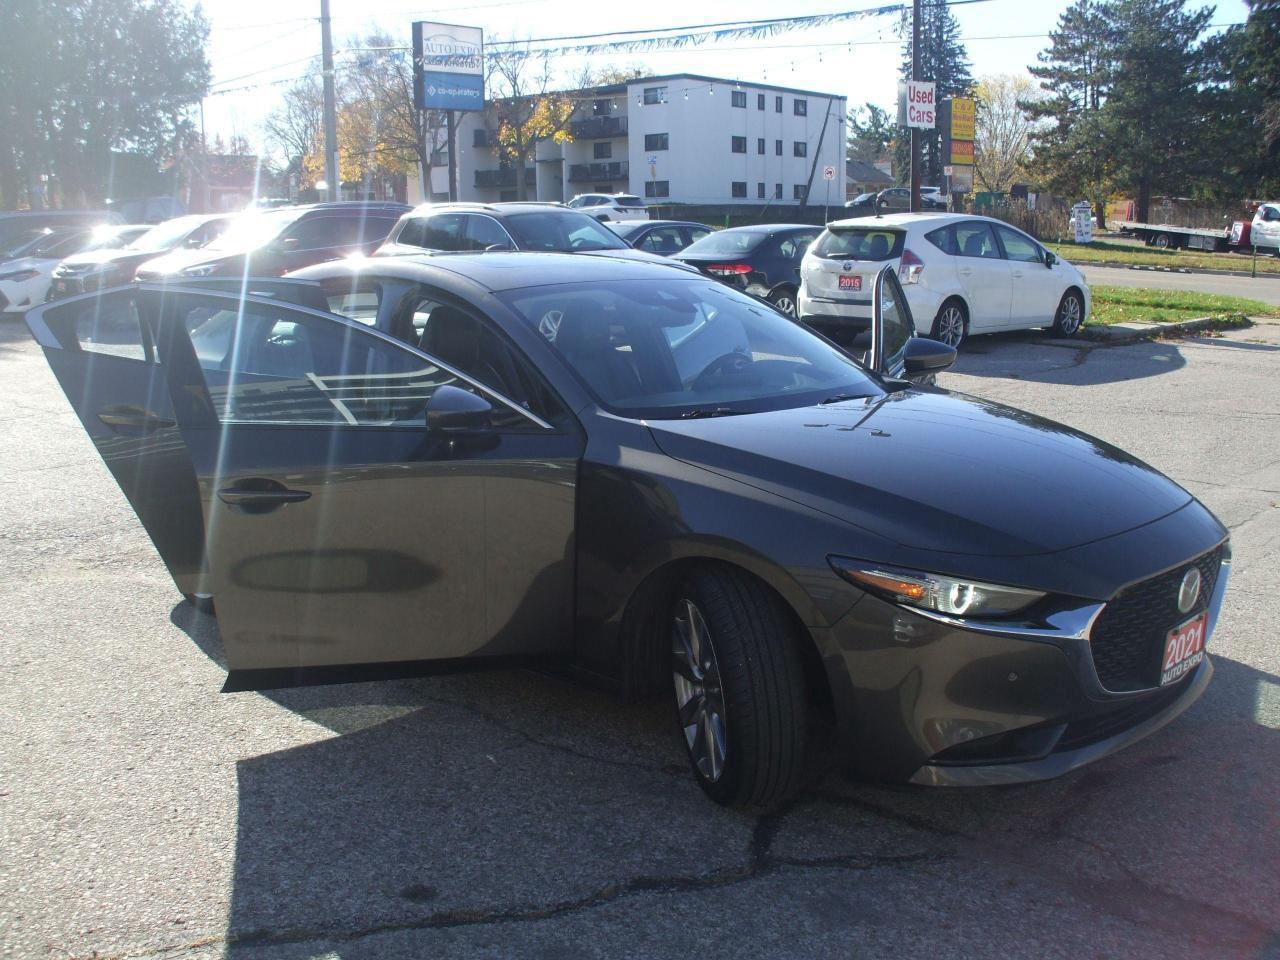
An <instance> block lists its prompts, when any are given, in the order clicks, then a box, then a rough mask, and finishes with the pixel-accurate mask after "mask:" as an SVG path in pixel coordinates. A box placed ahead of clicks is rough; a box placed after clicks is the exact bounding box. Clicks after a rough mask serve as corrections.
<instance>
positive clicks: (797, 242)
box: [778, 232, 818, 260]
mask: <svg viewBox="0 0 1280 960" xmlns="http://www.w3.org/2000/svg"><path fill="white" fill-rule="evenodd" d="M817 236H818V234H817V233H816V232H815V233H799V234H795V235H793V236H790V237H787V238H785V239H784V240H783V241H782V242H781V243H780V244H778V252H779V253H780V254H782V256H783V258H784V259H787V260H798V259H799V258H800V257H803V256H804V252H805V251H806V250H808V249H809V244H811V243H813V241H814V239H816V238H817Z"/></svg>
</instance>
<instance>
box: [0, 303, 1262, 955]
mask: <svg viewBox="0 0 1280 960" xmlns="http://www.w3.org/2000/svg"><path fill="white" fill-rule="evenodd" d="M1278 359H1280V326H1268V327H1256V328H1253V329H1250V330H1243V331H1235V332H1232V333H1229V334H1227V335H1225V336H1222V337H1213V338H1204V339H1194V340H1185V341H1178V342H1161V343H1143V344H1136V345H1129V346H1103V345H1091V344H1068V345H1065V346H1057V345H1054V344H1053V343H1052V342H1051V341H1048V340H1047V339H1046V338H1045V337H1044V336H1043V335H1040V334H1031V335H1027V334H1021V335H1017V336H999V337H985V338H983V337H980V338H975V339H974V341H972V344H971V346H970V348H969V350H968V351H967V352H966V353H965V354H963V355H962V357H961V359H960V362H959V364H958V367H957V370H956V371H955V372H954V373H947V374H944V375H943V376H942V381H943V385H944V386H947V387H950V388H954V389H960V390H964V391H968V392H971V393H975V394H979V395H982V396H986V397H991V398H995V399H998V400H1004V401H1007V402H1010V403H1012V404H1015V405H1017V406H1021V407H1025V408H1027V409H1030V410H1033V411H1036V412H1038V413H1042V414H1048V415H1050V416H1052V417H1055V418H1057V419H1059V420H1062V421H1065V422H1067V423H1069V424H1071V425H1074V426H1077V427H1080V428H1083V429H1085V430H1087V431H1090V432H1092V433H1095V434H1097V435H1098V436H1100V437H1103V438H1105V439H1107V440H1109V441H1112V442H1115V443H1117V444H1119V445H1120V446H1122V447H1124V448H1127V449H1129V450H1131V451H1133V452H1134V453H1136V454H1137V455H1139V456H1141V457H1143V458H1144V459H1146V460H1148V461H1150V462H1151V463H1153V464H1155V465H1156V466H1158V467H1160V468H1161V469H1163V470H1165V471H1167V472H1169V473H1170V474H1172V475H1173V476H1174V477H1175V478H1177V479H1178V480H1179V481H1180V482H1182V483H1183V484H1184V485H1186V486H1187V487H1188V488H1189V489H1191V490H1192V491H1193V492H1194V493H1195V494H1197V495H1198V496H1200V497H1202V498H1203V499H1204V500H1205V502H1206V503H1207V504H1208V505H1209V506H1210V507H1211V508H1212V509H1213V510H1214V511H1216V512H1217V514H1218V515H1219V516H1220V517H1221V518H1222V520H1223V521H1224V522H1225V523H1227V524H1228V525H1230V527H1231V528H1232V530H1233V537H1234V546H1235V572H1234V574H1233V577H1232V582H1231V585H1230V589H1229V592H1228V596H1227V603H1226V607H1225V610H1224V614H1223V618H1222V620H1221V622H1220V626H1219V629H1218V631H1217V632H1216V633H1215V635H1214V637H1213V638H1212V641H1211V650H1212V652H1213V655H1214V657H1215V659H1216V665H1217V673H1216V676H1215V678H1214V681H1213V683H1212V685H1211V686H1210V689H1209V690H1208V692H1207V693H1206V695H1205V697H1204V699H1202V700H1201V701H1200V702H1199V703H1198V704H1196V705H1195V706H1194V707H1192V708H1191V709H1190V710H1189V711H1188V712H1187V713H1186V714H1185V715H1183V716H1182V717H1181V718H1180V719H1179V720H1178V721H1176V722H1175V723H1174V724H1172V725H1171V726H1170V727H1168V728H1166V729H1165V730H1163V731H1161V732H1160V733H1158V734H1157V735H1155V736H1153V737H1151V738H1150V739H1148V740H1146V741H1144V742H1142V743H1140V744H1138V745H1137V746H1135V747H1133V748H1131V749H1129V750H1128V751H1125V752H1123V753H1121V754H1119V755H1117V756H1115V757H1112V758H1110V759H1107V760H1104V761H1102V762H1100V763H1097V764H1095V765H1094V766H1092V767H1090V768H1087V769H1085V770H1083V771H1080V772H1077V773H1075V774H1072V775H1069V776H1066V777H1064V778H1062V779H1059V780H1056V781H1053V782H1050V783H1045V784H1037V785H1031V786H1024V787H1017V788H1005V789H982V790H971V791H950V792H949V791H922V790H914V789H891V788H886V787H880V786H873V785H865V784H857V783H852V782H848V781H846V780H845V779H843V778H842V777H840V776H838V775H835V774H833V775H831V776H829V777H828V778H827V779H826V781H825V782H823V783H822V784H820V785H819V786H818V787H817V788H815V789H814V790H813V791H811V792H810V793H808V794H806V795H805V796H804V797H803V798H802V799H801V800H800V801H799V802H797V803H796V804H794V805H793V806H792V807H790V808H789V809H787V810H784V811H781V812H779V813H776V814H773V815H769V816H760V817H758V816H753V815H750V814H747V813H741V812H733V811H726V810H722V809H719V808H717V807H715V806H713V805H712V804H710V803H709V802H708V801H706V800H705V799H704V798H703V797H702V795H701V794H700V792H699V791H698V789H697V788H696V786H695V785H694V783H693V781H692V779H691V778H690V777H689V775H688V773H687V772H686V769H685V761H684V759H683V756H682V754H681V747H680V745H679V743H678V741H677V739H676V732H675V730H674V724H673V723H672V722H671V711H670V709H669V707H668V706H667V705H665V704H661V703H659V704H654V705H641V706H622V705H619V704H617V703H616V702H614V701H613V700H611V699H610V698H608V697H606V696H604V695H601V694H598V693H595V692H592V691H590V690H586V689H583V688H580V687H577V686H574V685H571V684H567V683H563V682H560V681H557V680H554V679H550V678H547V677H544V676H541V675H535V674H530V673H524V672H509V673H488V674H480V675H460V676H453V677H448V678H442V679H434V680H419V681H412V682H397V683H383V684H359V685H348V686H338V687H328V688H319V689H310V690H297V691H288V692H276V693H271V694H266V695H259V694H231V695H224V694H221V693H219V692H218V688H219V684H220V683H221V680H222V676H223V673H222V670H221V667H220V660H221V651H220V644H219V639H218V632H217V623H216V621H215V620H214V619H213V618H211V617H208V616H205V615H202V614H198V613H195V612H194V611H193V610H192V609H191V608H190V607H189V606H187V605H186V604H184V603H182V602H181V600H180V598H179V597H177V596H175V594H174V590H173V587H172V585H171V583H170V582H169V581H168V579H167V577H166V575H165V572H164V570H163V568H162V567H161V565H160V563H159V562H158V560H157V559H156V557H155V555H154V552H153V551H152V549H151V547H150V545H149V543H148V541H147V540H146V537H145V536H144V535H143V533H142V532H141V529H140V528H139V527H138V525H137V524H136V523H135V522H134V521H133V519H132V516H131V514H130V511H129V508H128V506H127V504H126V503H125V502H124V500H123V499H122V497H121V496H120V494H119V493H118V491H117V489H116V488H115V486H114V485H113V483H112V482H111V480H110V478H109V476H108V474H107V473H106V471H105V469H104V468H103V466H102V464H101V462H100V460H99V458H98V456H97V455H96V453H95V452H94V450H93V449H92V447H91V446H90V444H89V443H88V441H87V439H86V438H85V436H84V434H83V433H82V431H81V429H80V427H79V425H78V423H77V422H76V420H75V418H74V417H73V416H72V414H71V412H70V409H69V408H68V405H67V403H66V400H65V399H64V398H63V396H62V395H61V394H60V393H59V391H58V389H57V387H56V385H55V384H54V382H53V380H52V378H51V376H50V375H49V372H48V370H47V368H46V366H45V364H44V361H43V359H42V357H41V356H40V355H39V353H38V351H37V350H36V349H34V347H33V345H32V344H31V343H30V342H29V341H28V340H27V339H26V337H25V332H24V331H22V330H21V329H20V328H18V327H16V326H15V325H13V324H11V323H9V324H4V325H0V401H2V403H0V410H2V411H3V413H2V414H0V417H2V418H3V430H2V431H0V490H3V496H0V638H2V640H3V651H4V654H3V660H2V661H0V663H2V666H0V678H2V682H0V844H2V846H0V854H2V855H0V956H4V957H13V958H19V957H20V958H24V960H25V958H46V957H47V958H66V957H74V958H86V960H87V958H90V957H94V958H123V957H148V958H183V960H188V958H202V960H203V958H214V957H234V958H254V960H258V958H263V960H300V958H304V957H316V958H321V957H323V958H331V960H332V958H342V960H365V958H367V960H374V958H377V960H393V958H422V957H450V958H454V957H458V958H509V957H520V958H526V957H528V958H548V960H550V958H556V960H581V958H596V957H599V958H618V957H628V958H632V957H668V956H682V957H684V956H694V957H706V958H720V957H724V958H729V957H732V958H766V957H768V958H773V957H776V958H786V960H794V958H801V957H803V958H849V957H858V958H879V957H885V958H889V957H892V958H927V960H951V958H955V960H961V958H963V960H972V958H993V960H994V958H1001V960H1004V958H1024V957H1026V958H1030V957H1035V958H1071V960H1080V958H1116V957H1123V958H1126V960H1133V958H1147V957H1151V958H1155V957H1159V958H1211V960H1235V958H1255V960H1262V958H1276V957H1280V870H1277V869H1276V864H1277V863H1280V821H1278V820H1277V809H1278V808H1277V797H1280V764H1277V762H1276V761H1277V757H1280V681H1278V677H1280V641H1278V640H1277V639H1276V636H1277V634H1276V630H1275V624H1276V623H1277V622H1278V621H1280V596H1278V594H1277V590H1276V584H1277V578H1278V575H1280V509H1277V505H1278V502H1280V453H1278V452H1277V450H1276V444H1275V437H1276V435H1277V429H1278V428H1280V378H1277V377H1276V376H1275V370H1276V369H1277V367H1276V364H1277V360H1278ZM945 466H946V465H945V464H939V470H938V482H940V483H944V482H946V481H945ZM993 482H998V478H993ZM1089 495H1090V492H1089V491H1088V490H1081V491H1080V496H1081V497H1088V496H1089ZM1054 508H1055V505H1054V504H1053V503H1046V504H1045V509H1046V510H1047V511H1048V510H1053V509H1054Z"/></svg>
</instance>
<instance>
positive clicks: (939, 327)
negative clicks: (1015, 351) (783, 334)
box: [797, 213, 1090, 347]
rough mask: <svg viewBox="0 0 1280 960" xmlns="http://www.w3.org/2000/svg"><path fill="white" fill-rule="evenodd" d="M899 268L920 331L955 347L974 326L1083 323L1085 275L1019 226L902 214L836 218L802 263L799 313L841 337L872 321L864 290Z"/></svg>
mask: <svg viewBox="0 0 1280 960" xmlns="http://www.w3.org/2000/svg"><path fill="white" fill-rule="evenodd" d="M886 263H893V264H894V266H895V267H896V268H897V270H898V277H899V279H901V281H902V285H903V289H904V290H906V293H907V302H908V303H909V304H910V306H911V313H912V316H913V318H914V319H915V324H916V330H917V332H919V333H921V334H923V335H925V336H929V337H933V338H934V339H935V340H940V341H942V342H943V343H946V344H949V345H950V346H953V347H958V346H959V345H960V343H961V342H963V340H964V339H965V337H967V336H968V335H969V334H971V333H992V332H994V331H997V330H1020V329H1026V328H1030V327H1052V328H1053V330H1054V332H1055V333H1057V334H1058V335H1059V336H1065V337H1071V336H1075V335H1076V334H1077V333H1079V331H1080V327H1081V326H1083V325H1084V322H1085V320H1086V319H1087V318H1088V316H1089V309H1090V296H1089V285H1088V284H1087V283H1086V282H1085V279H1084V275H1083V274H1081V273H1080V271H1079V270H1077V269H1076V268H1075V267H1073V266H1072V265H1071V264H1069V263H1067V262H1066V261H1065V260H1061V259H1059V258H1058V257H1057V256H1056V255H1055V254H1053V253H1052V252H1051V251H1049V250H1046V249H1045V248H1044V247H1043V246H1042V245H1041V244H1040V243H1038V242H1037V241H1035V240H1033V239H1032V238H1031V237H1029V236H1028V235H1027V234H1025V233H1023V232H1022V231H1021V230H1017V229H1014V228H1013V227H1011V226H1009V225H1008V224H1006V223H1002V222H1000V221H999V220H992V219H990V218H988V217H970V216H964V215H961V214H950V213H900V214H890V215H887V216H882V217H876V218H874V219H871V218H867V217H862V218H859V219H856V220H837V221H835V222H834V223H829V224H827V229H826V230H825V231H823V233H822V235H821V236H820V237H818V239H817V240H816V241H814V243H813V245H812V246H811V247H810V248H809V252H808V253H806V254H805V257H804V260H803V261H802V263H801V265H800V294H799V298H798V303H797V306H798V307H799V315H800V318H801V319H802V320H803V321H804V322H805V323H808V324H810V325H811V326H813V327H814V328H815V329H817V330H819V331H821V332H822V333H824V334H826V335H827V336H829V337H831V338H832V339H835V340H837V341H838V342H848V341H849V340H850V339H851V337H852V336H855V335H857V334H858V333H861V332H862V331H863V330H866V329H867V328H868V327H869V325H870V323H871V288H872V285H873V284H874V281H875V276H876V273H877V272H878V271H879V270H880V269H881V268H882V267H884V265H885V264H886Z"/></svg>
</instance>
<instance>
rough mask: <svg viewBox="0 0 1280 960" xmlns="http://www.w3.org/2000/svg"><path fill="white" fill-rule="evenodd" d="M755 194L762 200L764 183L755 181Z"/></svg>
mask: <svg viewBox="0 0 1280 960" xmlns="http://www.w3.org/2000/svg"><path fill="white" fill-rule="evenodd" d="M756 196H757V197H759V198H760V199H761V200H763V199H764V184H763V183H757V184H756Z"/></svg>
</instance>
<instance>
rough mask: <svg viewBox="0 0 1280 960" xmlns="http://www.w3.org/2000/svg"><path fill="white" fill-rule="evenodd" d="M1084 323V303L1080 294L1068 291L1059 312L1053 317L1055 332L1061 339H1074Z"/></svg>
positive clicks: (1063, 297) (1060, 304)
mask: <svg viewBox="0 0 1280 960" xmlns="http://www.w3.org/2000/svg"><path fill="white" fill-rule="evenodd" d="M1083 322H1084V301H1083V300H1082V299H1081V298H1080V294H1078V293H1076V292H1075V291H1074V290H1068V291H1067V292H1066V293H1064V294H1063V295H1062V302H1061V303H1059V304H1058V312H1057V313H1056V314H1054V317H1053V332H1054V333H1056V334H1057V335H1058V336H1060V337H1074V336H1075V335H1076V334H1077V333H1079V332H1080V326H1081V324H1083Z"/></svg>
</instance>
